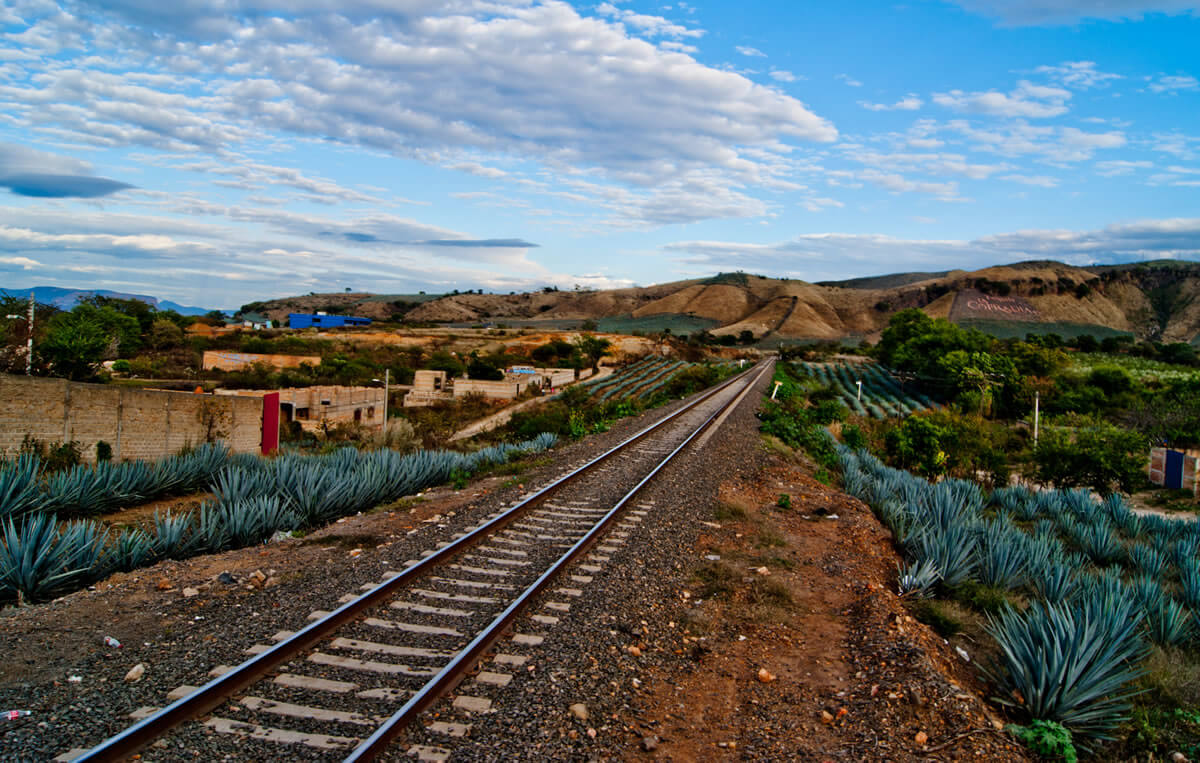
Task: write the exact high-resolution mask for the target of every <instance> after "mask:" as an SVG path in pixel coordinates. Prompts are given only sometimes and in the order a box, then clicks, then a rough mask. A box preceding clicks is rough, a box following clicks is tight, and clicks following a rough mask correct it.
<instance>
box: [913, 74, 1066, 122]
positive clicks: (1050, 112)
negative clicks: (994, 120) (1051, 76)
mask: <svg viewBox="0 0 1200 763" xmlns="http://www.w3.org/2000/svg"><path fill="white" fill-rule="evenodd" d="M1070 97H1071V92H1070V91H1069V90H1063V89H1062V88H1057V87H1044V86H1041V85H1034V84H1032V83H1030V82H1024V81H1022V82H1020V83H1019V84H1018V85H1017V88H1016V89H1015V90H1013V91H1011V92H1009V93H1001V92H998V91H995V90H989V91H987V92H977V93H965V92H963V91H962V90H951V91H950V92H948V93H934V94H933V102H934V103H936V104H938V105H939V106H946V107H947V108H952V109H955V110H956V111H966V112H969V113H975V114H989V115H992V116H998V117H1006V118H1009V119H1014V118H1019V117H1026V118H1031V119H1041V118H1046V117H1055V116H1059V115H1061V114H1065V113H1067V110H1068V109H1067V105H1066V103H1067V100H1068V99H1070Z"/></svg>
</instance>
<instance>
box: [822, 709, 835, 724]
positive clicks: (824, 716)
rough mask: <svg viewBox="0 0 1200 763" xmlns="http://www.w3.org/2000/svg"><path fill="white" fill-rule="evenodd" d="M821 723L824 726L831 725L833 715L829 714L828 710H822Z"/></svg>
mask: <svg viewBox="0 0 1200 763" xmlns="http://www.w3.org/2000/svg"><path fill="white" fill-rule="evenodd" d="M821 723H824V724H826V725H828V724H830V723H833V713H831V712H829V711H828V710H822V711H821Z"/></svg>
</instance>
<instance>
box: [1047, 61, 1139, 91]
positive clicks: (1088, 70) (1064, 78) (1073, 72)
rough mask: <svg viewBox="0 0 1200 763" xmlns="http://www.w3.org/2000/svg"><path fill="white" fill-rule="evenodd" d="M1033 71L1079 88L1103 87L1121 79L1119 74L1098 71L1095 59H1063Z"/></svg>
mask: <svg viewBox="0 0 1200 763" xmlns="http://www.w3.org/2000/svg"><path fill="white" fill-rule="evenodd" d="M1034 72H1035V73H1037V74H1044V75H1046V76H1047V77H1049V78H1050V79H1052V80H1054V81H1055V82H1058V83H1060V84H1062V85H1064V86H1065V87H1073V88H1077V89H1079V90H1087V89H1089V88H1093V87H1105V86H1107V85H1108V83H1109V82H1110V81H1112V80H1118V79H1123V77H1122V76H1121V75H1120V74H1110V73H1108V72H1102V71H1099V70H1098V69H1097V68H1096V62H1095V61H1064V62H1063V63H1061V64H1059V65H1058V66H1039V67H1038V68H1036V69H1034Z"/></svg>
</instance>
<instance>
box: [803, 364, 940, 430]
mask: <svg viewBox="0 0 1200 763" xmlns="http://www.w3.org/2000/svg"><path fill="white" fill-rule="evenodd" d="M793 366H794V367H795V368H796V370H797V371H799V372H800V373H801V374H803V375H806V376H808V377H810V378H813V379H816V380H817V381H819V382H821V383H822V384H826V385H829V386H830V387H833V389H834V390H836V391H837V392H838V394H839V395H840V396H841V401H842V402H843V403H845V404H846V407H847V408H849V409H850V411H851V412H852V413H855V414H857V415H859V416H870V417H872V418H876V419H885V418H890V417H892V416H908V415H910V414H912V413H914V412H916V411H923V410H926V409H929V408H934V407H937V403H935V402H933V401H932V400H930V399H929V398H928V397H926V396H925V395H921V394H913V393H911V392H906V391H905V389H904V387H903V385H902V384H901V383H900V381H899V380H898V379H897V378H896V377H894V376H892V374H891V373H890V372H889V371H888V370H887V369H886V368H884V367H883V366H881V365H879V364H878V363H806V362H797V363H793ZM859 381H861V382H862V398H861V399H859V395H858V385H857V382H859Z"/></svg>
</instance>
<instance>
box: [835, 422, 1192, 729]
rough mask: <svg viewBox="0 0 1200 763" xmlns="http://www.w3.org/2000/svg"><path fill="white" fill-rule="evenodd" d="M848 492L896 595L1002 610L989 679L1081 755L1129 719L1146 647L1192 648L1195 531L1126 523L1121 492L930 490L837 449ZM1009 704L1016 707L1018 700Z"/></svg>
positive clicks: (1148, 520) (1149, 519) (1160, 521)
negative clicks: (1001, 604) (863, 515)
mask: <svg viewBox="0 0 1200 763" xmlns="http://www.w3.org/2000/svg"><path fill="white" fill-rule="evenodd" d="M838 458H839V460H840V463H841V468H842V472H843V478H844V484H845V489H846V492H847V493H849V494H851V495H853V496H855V497H857V498H859V499H861V500H862V501H864V502H865V503H867V504H868V505H869V506H870V507H871V508H872V510H873V511H874V512H875V514H876V515H877V516H878V517H879V519H880V521H882V522H883V524H885V525H886V526H887V527H888V528H889V529H890V530H891V531H892V534H893V536H894V538H895V541H896V543H897V545H898V546H899V547H900V549H901V551H902V552H903V554H904V557H905V559H906V564H905V566H903V567H902V568H901V569H900V575H899V581H900V582H899V584H900V592H901V594H902V595H907V596H926V595H930V594H931V593H932V592H933V591H934V590H935V589H937V588H938V587H941V586H948V587H953V586H958V585H962V584H964V583H966V582H968V581H973V582H975V583H978V584H982V585H984V586H988V587H991V588H992V589H996V590H1000V591H1004V592H1006V595H1008V596H1009V597H1010V599H1009V600H1010V601H1024V602H1027V603H1028V605H1027V606H1026V607H1024V608H1023V609H1022V608H1017V607H1014V606H1012V605H1011V604H1010V605H1007V606H1006V607H1005V608H1003V609H1002V610H1001V613H1000V614H999V615H996V616H992V617H990V618H989V624H988V626H987V630H988V632H989V634H990V635H991V636H992V637H993V638H994V639H995V640H996V642H997V644H998V646H999V647H1000V654H1001V657H1000V660H999V665H998V666H996V667H994V668H993V670H992V671H991V674H990V676H989V677H990V678H991V679H992V680H993V681H994V682H995V684H996V685H997V686H998V688H1000V690H1001V691H1000V695H1001V696H1002V697H1007V698H1020V699H1019V702H1020V706H1019V711H1020V712H1024V713H1027V714H1028V715H1029V716H1031V717H1032V718H1033V719H1036V720H1046V721H1056V722H1058V723H1061V724H1062V725H1063V726H1065V727H1067V728H1068V729H1070V730H1071V731H1072V733H1073V734H1074V735H1075V737H1076V738H1077V739H1078V740H1079V741H1080V742H1081V744H1082V746H1084V747H1086V746H1087V744H1089V743H1091V742H1093V741H1095V740H1104V739H1107V738H1108V735H1109V732H1110V731H1111V730H1112V729H1113V728H1114V727H1115V726H1116V725H1117V724H1118V723H1120V722H1121V721H1122V720H1124V719H1125V716H1126V714H1127V712H1128V710H1129V708H1130V703H1129V701H1128V700H1129V698H1130V696H1131V695H1130V691H1129V688H1128V687H1129V684H1130V682H1131V681H1132V680H1134V679H1135V678H1137V677H1139V675H1140V674H1141V667H1140V663H1142V662H1143V661H1144V660H1145V658H1146V657H1147V656H1148V654H1149V650H1150V645H1151V644H1154V645H1158V646H1162V647H1178V648H1183V649H1189V650H1194V649H1198V648H1200V523H1196V522H1181V521H1173V520H1169V519H1164V518H1162V517H1158V516H1138V515H1137V514H1134V513H1133V512H1132V511H1131V510H1130V509H1129V507H1128V505H1126V503H1125V502H1124V501H1123V500H1122V499H1121V497H1120V496H1119V495H1115V494H1114V495H1110V496H1108V497H1107V498H1105V499H1104V500H1097V499H1096V498H1095V497H1094V496H1093V495H1092V494H1091V493H1089V492H1088V491H1084V490H1070V491H1058V490H1043V491H1033V490H1031V489H1028V488H1024V487H1010V488H1002V489H999V490H996V491H994V492H992V493H991V494H990V495H986V494H985V493H984V492H983V491H982V490H981V489H980V488H979V486H978V485H976V484H974V483H972V482H966V481H963V480H953V479H949V480H943V481H941V482H938V483H936V484H931V483H929V482H927V481H926V480H924V479H921V478H919V477H916V476H914V475H912V474H910V473H908V472H905V471H901V470H898V469H893V468H890V467H888V466H886V465H884V464H883V463H882V462H881V461H879V459H877V458H875V457H874V456H872V455H870V454H869V453H867V452H866V451H864V450H859V451H854V450H851V449H849V448H847V447H846V446H841V445H840V446H838ZM1013 701H1017V700H1013Z"/></svg>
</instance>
